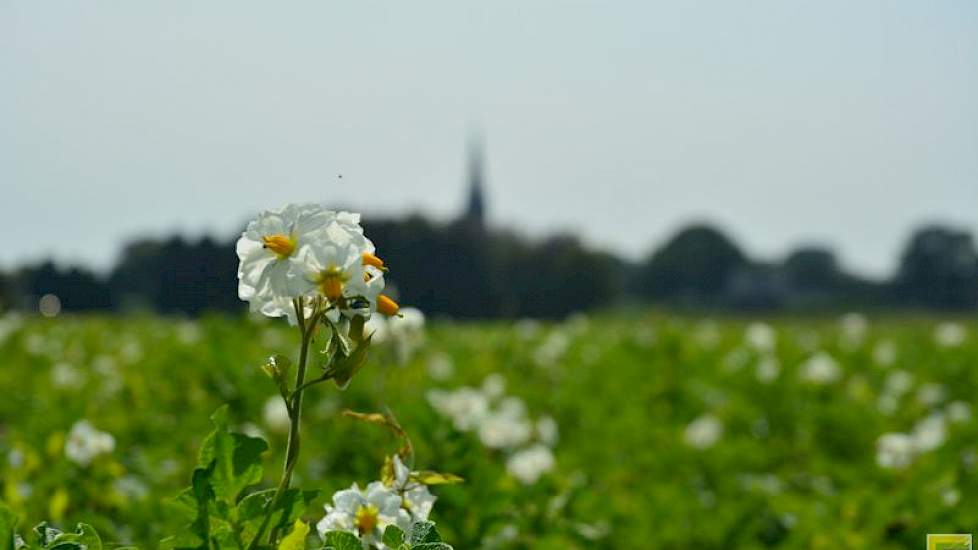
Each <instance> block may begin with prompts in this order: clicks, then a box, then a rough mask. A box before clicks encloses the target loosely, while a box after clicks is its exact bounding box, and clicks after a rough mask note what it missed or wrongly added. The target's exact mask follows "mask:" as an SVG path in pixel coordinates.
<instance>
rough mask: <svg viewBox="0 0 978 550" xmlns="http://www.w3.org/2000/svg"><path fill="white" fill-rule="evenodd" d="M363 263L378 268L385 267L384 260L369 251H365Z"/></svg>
mask: <svg viewBox="0 0 978 550" xmlns="http://www.w3.org/2000/svg"><path fill="white" fill-rule="evenodd" d="M363 265H372V266H374V267H376V268H377V269H384V260H381V259H380V258H378V257H377V256H374V255H373V254H371V253H369V252H364V253H363Z"/></svg>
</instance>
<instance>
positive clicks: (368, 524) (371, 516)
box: [353, 504, 380, 535]
mask: <svg viewBox="0 0 978 550" xmlns="http://www.w3.org/2000/svg"><path fill="white" fill-rule="evenodd" d="M379 515H380V510H379V509H377V507H376V506H374V505H373V504H368V505H366V506H361V507H359V508H357V513H356V514H354V518H353V522H354V524H355V525H356V527H357V531H359V532H360V534H361V535H365V534H367V533H373V531H374V529H376V528H377V523H378V522H379V519H380V518H379V517H378V516H379Z"/></svg>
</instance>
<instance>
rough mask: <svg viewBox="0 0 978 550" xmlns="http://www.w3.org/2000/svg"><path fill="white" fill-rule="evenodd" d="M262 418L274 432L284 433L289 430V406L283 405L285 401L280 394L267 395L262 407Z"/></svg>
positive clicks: (290, 421) (290, 423)
mask: <svg viewBox="0 0 978 550" xmlns="http://www.w3.org/2000/svg"><path fill="white" fill-rule="evenodd" d="M262 420H264V422H265V426H268V428H269V429H271V430H272V431H274V432H278V433H285V432H288V431H289V427H290V426H291V425H292V420H291V419H290V418H289V408H288V407H286V406H285V401H284V400H283V399H282V397H281V396H278V395H276V396H273V397H269V398H268V399H267V400H266V401H265V405H264V406H263V407H262Z"/></svg>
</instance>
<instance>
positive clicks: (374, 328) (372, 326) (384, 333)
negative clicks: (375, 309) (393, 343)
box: [363, 315, 390, 344]
mask: <svg viewBox="0 0 978 550" xmlns="http://www.w3.org/2000/svg"><path fill="white" fill-rule="evenodd" d="M363 333H364V334H370V335H372V336H371V338H370V342H371V343H373V344H383V343H385V342H387V340H388V339H390V326H389V325H388V321H387V318H386V317H384V316H382V315H371V316H370V319H367V322H366V323H365V324H364V325H363Z"/></svg>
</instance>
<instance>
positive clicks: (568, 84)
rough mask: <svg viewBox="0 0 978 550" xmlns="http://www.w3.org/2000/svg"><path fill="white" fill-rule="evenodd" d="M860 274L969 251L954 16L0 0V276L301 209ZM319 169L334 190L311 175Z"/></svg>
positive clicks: (688, 7)
mask: <svg viewBox="0 0 978 550" xmlns="http://www.w3.org/2000/svg"><path fill="white" fill-rule="evenodd" d="M474 130H480V131H481V132H482V134H483V135H484V137H485V141H486V143H487V163H488V192H489V197H488V202H489V208H490V219H491V221H492V223H493V224H495V225H499V226H516V227H518V228H520V229H521V230H524V231H526V232H527V233H528V234H530V235H533V236H541V235H545V234H547V233H549V232H551V231H556V230H570V231H573V232H576V233H578V234H580V235H581V236H583V237H584V238H585V240H586V242H588V243H591V244H594V245H596V246H600V247H605V248H609V249H611V250H613V251H615V252H618V253H621V254H623V255H625V256H627V257H630V258H636V257H639V256H641V255H644V254H645V253H647V252H648V250H649V249H650V248H652V247H653V246H654V245H657V244H660V243H661V242H662V241H663V240H664V239H665V238H666V237H668V236H669V235H670V234H671V233H672V232H673V231H675V230H676V228H677V227H679V226H680V225H681V224H682V223H683V222H685V221H688V220H691V219H710V220H714V221H716V222H718V223H719V224H720V225H721V226H723V227H724V228H725V229H726V230H728V232H729V233H730V234H731V235H732V236H733V237H734V238H735V239H736V240H737V241H738V242H739V243H740V244H741V245H742V246H744V247H745V249H746V250H747V251H748V252H749V253H751V254H752V255H754V256H756V257H759V258H762V259H774V258H777V257H779V256H781V255H783V254H784V253H785V252H786V251H788V250H789V249H791V248H792V247H794V246H796V245H798V244H801V243H808V242H818V243H825V244H828V245H831V246H833V247H835V248H836V250H837V251H838V253H839V254H840V256H841V258H842V260H843V263H844V264H845V265H846V266H847V267H849V268H852V269H854V270H856V271H858V272H861V273H864V274H871V275H885V274H887V273H888V272H889V271H890V270H891V269H892V268H893V265H894V261H895V257H896V254H897V252H898V251H899V249H900V248H901V246H902V244H903V243H904V241H905V240H906V238H907V236H908V234H909V232H910V230H911V229H912V228H913V227H915V226H916V225H919V224H921V223H923V222H927V221H935V220H937V221H945V222H949V223H953V224H957V225H959V226H962V227H965V228H968V229H970V230H972V231H975V232H978V2H974V1H972V0H957V1H954V0H947V1H944V0H938V1H926V2H922V1H919V0H911V1H894V0H879V1H860V2H852V1H850V0H846V1H838V2H833V1H819V2H804V3H801V2H789V1H784V0H777V1H774V0H772V1H757V2H751V1H744V2H690V1H685V0H684V1H675V2H670V3H668V4H666V3H656V2H651V1H649V0H636V1H618V2H616V1H609V0H594V1H575V0H512V1H510V0H483V1H480V2H469V1H464V0H441V1H418V2H412V1H384V2H378V1H367V0H355V1H349V2H341V1H322V0H317V1H315V2H290V3H281V2H241V1H233V2H232V1H228V2H218V1H209V2H156V3H152V4H151V3H149V2H102V1H92V0H88V1H85V2H41V1H34V0H30V1H29V0H24V1H20V2H12V1H9V0H0V220H2V221H0V227H2V229H3V233H4V238H3V239H2V241H3V246H0V268H5V269H8V268H10V267H12V266H14V265H18V264H20V263H22V262H25V261H31V260H36V259H39V258H41V257H44V256H46V255H53V256H54V257H56V258H58V259H59V260H61V261H65V262H67V261H77V262H82V263H84V264H87V265H90V266H93V267H96V268H100V269H104V268H106V267H108V266H110V265H111V264H112V262H113V261H114V260H115V258H116V255H117V253H118V251H119V249H120V247H121V245H122V243H123V242H124V241H125V240H127V239H130V238H133V237H139V236H162V235H166V234H168V233H172V232H174V231H180V232H183V233H185V234H187V235H190V236H199V235H202V234H204V233H213V234H215V235H218V236H221V237H230V236H231V235H232V232H233V231H234V230H235V229H236V228H237V227H238V226H239V225H240V224H241V223H242V222H243V221H245V220H246V218H247V217H248V216H250V215H251V214H253V213H255V212H257V211H258V210H261V209H263V208H271V207H275V206H279V205H281V204H284V203H286V202H290V201H310V200H320V201H325V202H327V203H331V204H341V205H348V206H352V207H355V208H358V209H362V210H363V211H365V213H366V215H368V216H369V215H370V214H397V213H402V212H406V211H409V210H421V211H424V212H427V213H429V214H431V215H433V216H436V217H438V218H440V219H447V218H448V217H450V216H452V215H453V214H454V213H455V212H456V211H457V210H458V209H459V208H460V207H461V204H462V202H463V200H464V194H465V189H464V186H463V180H464V174H465V166H464V162H465V159H464V153H465V141H466V137H467V136H468V135H469V134H470V133H471V132H472V131H474ZM337 174H343V178H342V179H339V178H337Z"/></svg>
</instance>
